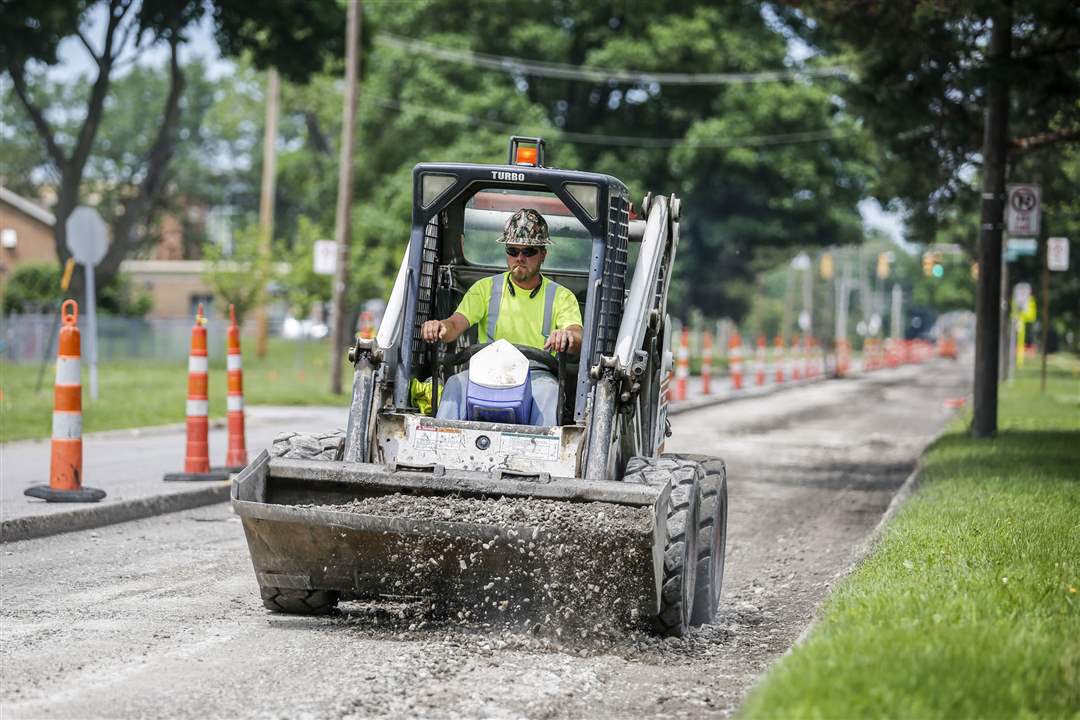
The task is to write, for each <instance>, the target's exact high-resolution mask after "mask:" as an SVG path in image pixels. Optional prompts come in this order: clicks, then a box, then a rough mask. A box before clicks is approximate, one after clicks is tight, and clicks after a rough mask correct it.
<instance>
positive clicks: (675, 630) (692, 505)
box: [623, 458, 704, 637]
mask: <svg viewBox="0 0 1080 720" xmlns="http://www.w3.org/2000/svg"><path fill="white" fill-rule="evenodd" d="M703 477H704V473H703V472H702V469H701V467H700V466H698V465H696V464H694V463H674V462H671V461H670V460H668V461H665V460H664V459H662V458H633V459H632V460H631V461H630V464H629V465H628V466H627V471H626V473H625V474H624V476H623V479H624V480H625V481H627V482H639V483H645V484H648V485H662V484H664V483H665V482H669V481H670V482H671V495H670V497H669V499H668V507H667V523H666V526H665V527H666V531H667V539H666V541H665V545H664V567H663V577H662V578H661V591H660V611H659V612H658V613H657V614H656V616H655V617H654V618H653V629H655V630H656V631H657V632H658V633H660V634H661V635H668V636H673V637H682V636H683V635H685V634H686V633H687V632H689V630H690V625H691V619H692V617H693V607H694V597H695V586H696V584H697V570H696V568H697V562H696V559H697V556H698V535H699V523H700V512H701V482H702V480H703Z"/></svg>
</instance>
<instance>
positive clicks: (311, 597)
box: [259, 587, 338, 615]
mask: <svg viewBox="0 0 1080 720" xmlns="http://www.w3.org/2000/svg"><path fill="white" fill-rule="evenodd" d="M259 592H260V593H261V594H262V602H263V607H265V608H266V609H267V610H272V611H273V612H279V613H288V614H290V615H329V614H331V613H333V612H334V611H335V610H336V609H337V603H338V593H337V592H335V591H333V590H293V589H291V588H276V587H260V588H259Z"/></svg>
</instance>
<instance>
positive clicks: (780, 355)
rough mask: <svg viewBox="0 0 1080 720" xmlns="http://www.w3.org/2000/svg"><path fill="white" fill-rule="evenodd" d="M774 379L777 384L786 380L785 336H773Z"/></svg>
mask: <svg viewBox="0 0 1080 720" xmlns="http://www.w3.org/2000/svg"><path fill="white" fill-rule="evenodd" d="M773 379H774V380H775V381H776V384H777V385H779V384H780V383H782V382H784V338H782V337H780V336H779V335H777V336H776V337H775V338H773Z"/></svg>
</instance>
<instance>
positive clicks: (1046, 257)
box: [1039, 238, 1050, 394]
mask: <svg viewBox="0 0 1080 720" xmlns="http://www.w3.org/2000/svg"><path fill="white" fill-rule="evenodd" d="M1043 247H1044V250H1043V264H1042V291H1043V293H1042V295H1043V317H1042V370H1041V372H1040V378H1039V392H1041V393H1044V394H1045V393H1046V344H1047V343H1048V342H1049V341H1050V239H1049V238H1047V240H1046V244H1045V245H1044V246H1043Z"/></svg>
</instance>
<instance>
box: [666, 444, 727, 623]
mask: <svg viewBox="0 0 1080 720" xmlns="http://www.w3.org/2000/svg"><path fill="white" fill-rule="evenodd" d="M664 457H666V458H672V459H677V460H678V461H680V462H692V463H697V464H698V465H700V466H701V468H702V470H703V471H704V473H705V479H704V481H703V483H702V486H701V525H700V530H699V531H698V574H697V586H696V594H695V596H694V616H693V618H692V619H691V622H692V624H694V625H706V624H708V623H711V622H712V621H713V620H715V619H716V614H717V612H718V611H719V609H720V593H721V591H722V589H723V585H724V561H725V557H726V555H727V513H728V503H727V468H726V467H725V466H724V461H723V460H721V459H720V458H714V457H709V456H707V455H689V454H671V455H665V456H664Z"/></svg>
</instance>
